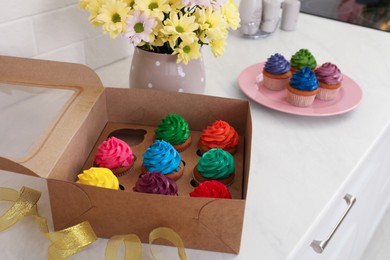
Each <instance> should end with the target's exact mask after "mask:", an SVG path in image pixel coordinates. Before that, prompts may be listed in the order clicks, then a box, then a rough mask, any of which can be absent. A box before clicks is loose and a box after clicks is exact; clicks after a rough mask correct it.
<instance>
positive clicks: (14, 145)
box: [0, 83, 77, 161]
mask: <svg viewBox="0 0 390 260" xmlns="http://www.w3.org/2000/svg"><path fill="white" fill-rule="evenodd" d="M76 92H77V91H75V90H72V89H61V88H47V87H43V86H33V87H32V86H23V85H14V84H6V83H0V136H1V142H0V156H1V157H7V158H10V159H14V160H18V161H20V160H24V159H26V158H27V157H29V156H30V155H31V154H32V153H34V150H35V149H36V148H37V147H39V146H40V145H41V144H42V143H43V142H44V141H45V140H44V137H45V133H47V132H48V131H50V130H51V129H52V128H53V127H54V126H55V124H56V122H57V121H58V119H59V118H60V116H61V114H62V113H63V112H64V111H65V110H66V107H67V106H68V104H70V103H71V101H72V100H73V98H74V96H75V95H76Z"/></svg>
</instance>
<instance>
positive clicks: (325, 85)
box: [314, 62, 343, 101]
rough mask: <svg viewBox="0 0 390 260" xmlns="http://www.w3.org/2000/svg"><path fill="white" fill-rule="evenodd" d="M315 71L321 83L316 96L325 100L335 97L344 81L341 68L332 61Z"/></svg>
mask: <svg viewBox="0 0 390 260" xmlns="http://www.w3.org/2000/svg"><path fill="white" fill-rule="evenodd" d="M314 72H315V74H316V77H317V79H318V82H319V84H320V85H319V91H318V94H317V95H316V98H318V99H321V100H325V101H327V100H332V99H335V98H336V96H337V94H338V93H339V90H340V88H341V85H342V81H343V75H342V74H341V72H340V69H339V68H338V67H337V66H336V65H334V64H332V63H330V62H326V63H324V64H322V65H321V66H320V67H318V68H317V69H316V70H315V71H314Z"/></svg>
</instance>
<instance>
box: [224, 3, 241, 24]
mask: <svg viewBox="0 0 390 260" xmlns="http://www.w3.org/2000/svg"><path fill="white" fill-rule="evenodd" d="M221 10H222V14H223V15H224V16H225V19H226V22H227V24H228V25H229V27H230V28H231V29H233V30H237V28H238V27H240V22H241V20H240V14H239V12H238V7H237V4H236V3H235V2H233V0H228V1H227V2H226V4H224V5H223V6H222V7H221Z"/></svg>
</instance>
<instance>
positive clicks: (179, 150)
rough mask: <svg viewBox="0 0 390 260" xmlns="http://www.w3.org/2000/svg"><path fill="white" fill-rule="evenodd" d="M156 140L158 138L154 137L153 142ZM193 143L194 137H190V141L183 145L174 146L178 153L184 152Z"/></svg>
mask: <svg viewBox="0 0 390 260" xmlns="http://www.w3.org/2000/svg"><path fill="white" fill-rule="evenodd" d="M155 140H156V136H153V142H154V141H155ZM191 143H192V136H191V135H190V136H189V137H188V139H187V140H186V141H185V142H184V143H182V144H172V146H173V148H175V150H176V151H178V152H179V153H180V152H183V151H184V150H185V149H187V148H188V147H189V146H190V145H191Z"/></svg>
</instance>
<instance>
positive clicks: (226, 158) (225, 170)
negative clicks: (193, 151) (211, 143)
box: [196, 148, 234, 179]
mask: <svg viewBox="0 0 390 260" xmlns="http://www.w3.org/2000/svg"><path fill="white" fill-rule="evenodd" d="M196 167H197V170H198V171H199V172H200V174H201V175H202V176H203V177H205V178H208V179H223V178H227V177H229V176H230V175H232V174H233V173H234V158H233V155H231V154H230V153H229V152H226V151H224V150H222V149H220V148H213V149H210V150H209V151H207V152H205V153H204V154H203V155H202V157H200V158H199V160H198V165H197V166H196Z"/></svg>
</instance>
